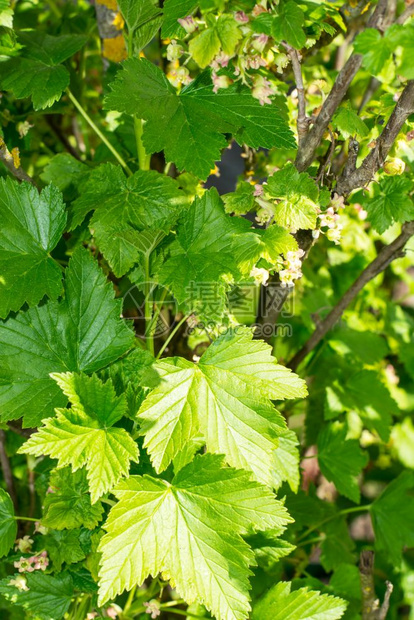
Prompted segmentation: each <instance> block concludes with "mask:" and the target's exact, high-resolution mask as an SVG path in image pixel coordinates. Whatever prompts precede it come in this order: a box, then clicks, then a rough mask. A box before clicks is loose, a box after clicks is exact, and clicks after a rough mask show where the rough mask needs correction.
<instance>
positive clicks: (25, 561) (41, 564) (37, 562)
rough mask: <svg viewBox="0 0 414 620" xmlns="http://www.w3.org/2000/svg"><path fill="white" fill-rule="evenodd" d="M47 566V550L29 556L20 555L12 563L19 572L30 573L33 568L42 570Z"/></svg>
mask: <svg viewBox="0 0 414 620" xmlns="http://www.w3.org/2000/svg"><path fill="white" fill-rule="evenodd" d="M48 566H49V559H48V557H47V551H42V552H41V553H40V554H39V555H33V556H31V557H30V558H24V557H23V556H22V557H21V558H20V560H18V561H17V562H15V563H14V567H15V568H17V569H18V571H19V573H32V572H33V571H35V570H43V571H44V570H46V568H47V567H48Z"/></svg>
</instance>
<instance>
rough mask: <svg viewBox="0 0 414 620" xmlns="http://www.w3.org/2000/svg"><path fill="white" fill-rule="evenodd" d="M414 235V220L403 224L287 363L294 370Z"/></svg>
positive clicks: (400, 255) (399, 253)
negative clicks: (399, 231) (397, 233)
mask: <svg viewBox="0 0 414 620" xmlns="http://www.w3.org/2000/svg"><path fill="white" fill-rule="evenodd" d="M413 235H414V222H408V223H406V224H404V225H403V227H402V231H401V234H400V235H399V236H398V237H397V238H396V239H395V240H394V241H393V242H392V243H390V244H389V245H386V246H384V247H383V248H382V250H381V251H380V252H379V253H378V255H377V257H376V258H375V259H374V260H373V261H372V263H370V264H369V265H368V266H367V267H366V268H365V269H364V270H363V271H362V273H361V274H360V275H359V276H358V278H357V279H356V280H355V282H354V283H353V284H352V285H351V286H350V287H349V289H348V290H347V291H346V293H345V294H344V295H343V297H342V298H341V299H340V300H339V302H338V303H337V304H336V306H335V307H334V308H332V310H331V311H330V313H329V314H328V316H327V317H325V319H324V320H323V321H321V322H320V323H319V325H318V326H317V327H316V329H315V331H314V332H313V334H312V335H311V337H310V338H309V340H308V341H307V342H306V343H305V344H304V345H303V347H302V348H301V349H300V350H299V351H298V352H297V353H296V355H294V357H293V358H292V359H291V360H290V362H289V363H288V364H287V366H288V367H289V368H292V370H296V368H297V367H298V366H299V364H300V363H301V362H302V361H303V360H304V359H305V357H306V356H307V355H308V354H309V353H310V352H311V351H312V350H313V349H314V348H315V347H316V345H318V344H319V342H320V341H321V340H322V338H324V337H325V336H326V334H327V333H328V332H329V331H330V330H331V329H332V327H333V326H334V325H335V324H336V323H337V321H338V320H339V319H340V318H341V316H342V314H343V313H344V311H345V310H346V308H347V307H348V306H349V304H350V303H351V302H352V301H353V300H354V299H355V297H356V296H357V295H358V293H359V292H360V291H361V290H362V289H363V288H364V286H365V285H366V284H368V282H370V281H371V280H372V279H373V278H375V277H376V276H377V275H379V274H380V273H382V272H383V271H384V270H385V269H386V268H387V267H388V266H389V265H390V264H391V263H392V261H393V260H395V259H396V258H400V257H402V256H404V246H405V244H406V243H407V241H408V240H409V239H410V238H411V237H412V236H413Z"/></svg>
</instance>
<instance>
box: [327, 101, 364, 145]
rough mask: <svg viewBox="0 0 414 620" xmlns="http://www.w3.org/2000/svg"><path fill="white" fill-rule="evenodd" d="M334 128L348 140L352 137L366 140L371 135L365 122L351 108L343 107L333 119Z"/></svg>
mask: <svg viewBox="0 0 414 620" xmlns="http://www.w3.org/2000/svg"><path fill="white" fill-rule="evenodd" d="M332 121H333V124H334V127H335V128H336V129H338V130H339V131H340V132H341V134H342V136H343V137H344V138H345V139H347V138H349V137H350V136H359V137H360V138H365V137H366V136H367V135H368V134H369V129H368V127H367V126H366V124H365V123H364V121H363V120H361V119H360V118H359V116H358V115H357V113H356V112H354V110H353V109H352V108H351V107H350V106H346V105H345V106H341V107H340V108H339V110H337V111H336V112H335V114H334V117H333V119H332Z"/></svg>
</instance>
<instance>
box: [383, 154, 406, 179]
mask: <svg viewBox="0 0 414 620" xmlns="http://www.w3.org/2000/svg"><path fill="white" fill-rule="evenodd" d="M383 169H384V172H385V174H388V175H390V176H392V177H394V176H396V175H399V174H402V173H403V172H404V170H405V163H404V162H403V160H402V159H399V158H398V157H390V158H389V159H387V161H386V162H385V164H384V167H383Z"/></svg>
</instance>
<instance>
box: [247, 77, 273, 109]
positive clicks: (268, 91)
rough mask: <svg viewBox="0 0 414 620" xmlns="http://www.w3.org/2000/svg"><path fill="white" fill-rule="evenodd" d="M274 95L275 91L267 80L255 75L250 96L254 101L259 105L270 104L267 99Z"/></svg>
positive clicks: (269, 100)
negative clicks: (257, 101)
mask: <svg viewBox="0 0 414 620" xmlns="http://www.w3.org/2000/svg"><path fill="white" fill-rule="evenodd" d="M275 94H276V89H275V87H274V86H273V84H272V83H271V82H269V80H266V78H264V77H263V76H262V75H256V76H255V77H254V80H253V90H252V95H253V97H254V98H255V99H258V100H259V102H260V105H264V104H265V103H268V104H270V103H272V101H271V99H269V97H270V96H271V95H275Z"/></svg>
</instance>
